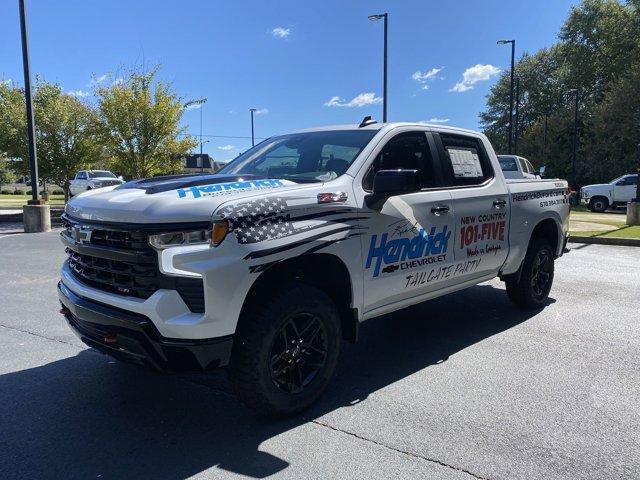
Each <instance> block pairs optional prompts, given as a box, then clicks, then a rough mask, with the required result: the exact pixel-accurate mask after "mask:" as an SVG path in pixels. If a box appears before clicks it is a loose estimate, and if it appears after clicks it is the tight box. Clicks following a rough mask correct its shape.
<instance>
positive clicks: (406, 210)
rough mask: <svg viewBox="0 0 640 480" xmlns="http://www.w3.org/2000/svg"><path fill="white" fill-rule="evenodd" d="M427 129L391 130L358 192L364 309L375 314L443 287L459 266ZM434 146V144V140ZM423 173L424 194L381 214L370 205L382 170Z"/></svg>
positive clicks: (401, 198) (394, 200) (388, 205)
mask: <svg viewBox="0 0 640 480" xmlns="http://www.w3.org/2000/svg"><path fill="white" fill-rule="evenodd" d="M429 136H430V134H429V133H428V132H427V131H426V130H416V129H415V128H411V127H402V128H398V129H395V130H392V131H391V132H389V133H388V134H387V135H386V136H385V137H384V138H383V140H382V141H381V142H380V144H379V145H378V146H377V147H376V149H375V150H374V151H373V152H372V154H371V155H370V157H369V160H368V163H367V164H366V165H365V166H364V167H363V169H362V170H361V171H360V172H358V175H357V176H356V179H355V182H354V189H355V190H356V194H357V196H358V197H359V203H360V204H361V208H362V212H363V217H365V218H366V219H365V220H363V221H362V226H363V232H362V235H361V242H362V252H363V258H362V262H363V267H364V268H363V272H364V278H363V284H364V311H365V314H367V313H368V314H369V315H374V314H378V313H384V312H385V311H388V310H390V309H393V307H392V306H393V305H398V304H400V305H399V306H398V307H396V308H400V307H401V306H402V302H408V300H409V299H411V298H414V297H417V296H420V295H422V294H425V293H428V292H430V291H434V290H437V289H439V288H441V286H442V283H443V282H445V281H446V279H447V267H449V266H450V265H451V264H452V263H453V255H452V254H451V250H452V248H453V235H454V233H453V231H452V228H453V226H454V215H453V210H452V208H451V195H450V194H449V191H448V190H447V189H446V188H444V185H443V180H442V175H441V173H440V171H439V167H438V166H437V165H436V164H435V163H434V157H436V156H437V154H436V153H435V150H433V149H432V146H431V145H430V141H429ZM431 144H432V142H431ZM396 169H408V170H418V172H419V173H420V179H421V187H422V189H421V190H420V191H417V192H414V193H409V194H403V195H397V196H392V197H389V198H388V199H387V200H386V201H385V203H384V204H383V205H382V208H381V209H380V210H373V209H370V208H369V207H368V206H367V203H366V200H365V198H366V195H367V193H368V192H371V191H372V187H373V178H374V175H375V173H376V172H377V171H380V170H396Z"/></svg>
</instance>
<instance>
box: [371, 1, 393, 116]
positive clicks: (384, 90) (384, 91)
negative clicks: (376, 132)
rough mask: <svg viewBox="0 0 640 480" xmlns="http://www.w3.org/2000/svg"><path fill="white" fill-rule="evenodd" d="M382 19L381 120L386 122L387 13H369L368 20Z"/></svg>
mask: <svg viewBox="0 0 640 480" xmlns="http://www.w3.org/2000/svg"><path fill="white" fill-rule="evenodd" d="M380 19H384V65H383V70H384V73H383V83H382V122H383V123H386V122H387V76H388V62H387V44H388V42H387V39H388V32H389V14H388V13H380V14H377V15H369V20H371V21H374V22H376V21H378V20H380Z"/></svg>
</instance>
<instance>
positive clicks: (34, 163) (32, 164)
mask: <svg viewBox="0 0 640 480" xmlns="http://www.w3.org/2000/svg"><path fill="white" fill-rule="evenodd" d="M19 4H20V33H21V36H22V67H23V70H24V96H25V100H26V104H27V132H28V136H29V169H30V170H31V172H30V173H31V200H30V201H29V203H30V204H32V205H38V204H40V201H39V195H38V153H37V151H36V134H35V121H34V119H33V102H32V100H31V70H30V66H29V39H28V34H27V12H26V9H25V4H24V0H20V1H19Z"/></svg>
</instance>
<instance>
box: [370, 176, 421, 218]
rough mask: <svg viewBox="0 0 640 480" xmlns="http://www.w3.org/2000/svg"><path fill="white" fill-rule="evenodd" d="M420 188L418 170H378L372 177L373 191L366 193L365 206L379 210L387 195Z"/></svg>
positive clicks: (411, 191) (415, 190) (409, 191)
mask: <svg viewBox="0 0 640 480" xmlns="http://www.w3.org/2000/svg"><path fill="white" fill-rule="evenodd" d="M419 190H420V174H419V173H418V170H380V171H378V172H376V174H375V176H374V177H373V193H371V194H369V195H367V197H366V202H367V206H368V207H369V208H371V209H374V210H379V209H381V208H382V205H383V204H384V202H385V201H386V200H387V198H389V197H393V196H396V195H403V194H406V193H413V192H417V191H419Z"/></svg>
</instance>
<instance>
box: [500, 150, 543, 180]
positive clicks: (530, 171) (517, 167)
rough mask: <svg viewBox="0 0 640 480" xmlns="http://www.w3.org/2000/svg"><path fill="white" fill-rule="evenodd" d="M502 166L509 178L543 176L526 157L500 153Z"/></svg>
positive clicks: (505, 176) (506, 176)
mask: <svg viewBox="0 0 640 480" xmlns="http://www.w3.org/2000/svg"><path fill="white" fill-rule="evenodd" d="M498 161H499V162H500V168H501V169H502V173H503V174H504V178H506V179H507V180H510V179H513V178H541V176H540V173H541V172H539V171H537V170H536V169H535V168H534V167H533V165H531V162H530V161H529V160H527V159H526V158H523V157H519V156H517V155H498Z"/></svg>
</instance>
